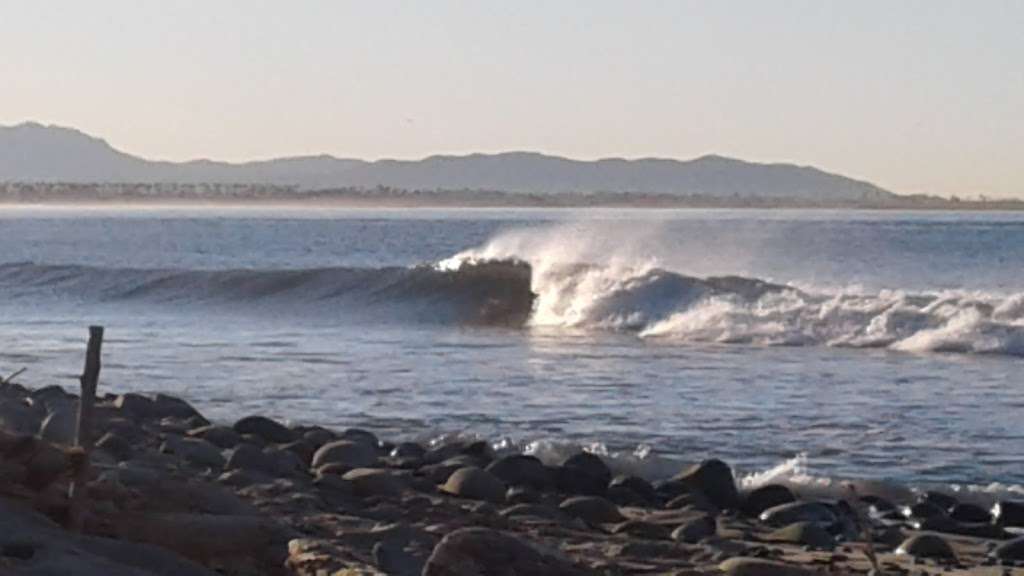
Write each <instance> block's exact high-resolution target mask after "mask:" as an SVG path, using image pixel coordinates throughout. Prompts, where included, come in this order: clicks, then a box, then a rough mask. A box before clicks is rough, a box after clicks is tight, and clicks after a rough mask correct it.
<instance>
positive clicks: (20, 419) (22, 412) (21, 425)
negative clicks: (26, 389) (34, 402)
mask: <svg viewBox="0 0 1024 576" xmlns="http://www.w3.org/2000/svg"><path fill="white" fill-rule="evenodd" d="M44 416H45V412H43V411H42V410H39V409H34V408H32V407H31V406H29V405H28V404H25V403H24V402H10V401H8V402H0V430H3V431H5V432H8V433H10V434H16V435H23V434H35V433H36V432H38V431H39V428H40V426H41V425H42V422H43V417H44Z"/></svg>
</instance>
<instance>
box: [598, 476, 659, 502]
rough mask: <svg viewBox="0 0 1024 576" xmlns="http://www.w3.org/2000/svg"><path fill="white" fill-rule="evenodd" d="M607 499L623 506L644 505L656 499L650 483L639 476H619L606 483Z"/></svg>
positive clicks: (656, 495)
mask: <svg viewBox="0 0 1024 576" xmlns="http://www.w3.org/2000/svg"><path fill="white" fill-rule="evenodd" d="M608 499H609V500H611V501H613V502H615V503H618V504H624V505H644V504H649V503H651V502H654V501H656V500H657V499H658V493H657V492H656V491H655V490H654V486H652V485H651V483H650V482H648V481H647V480H644V479H643V478H641V477H639V476H630V475H619V476H616V477H614V478H612V480H611V482H609V483H608Z"/></svg>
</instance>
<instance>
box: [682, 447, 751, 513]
mask: <svg viewBox="0 0 1024 576" xmlns="http://www.w3.org/2000/svg"><path fill="white" fill-rule="evenodd" d="M673 480H674V481H676V482H679V483H680V484H683V485H685V486H688V487H689V488H691V489H693V490H697V491H699V492H701V493H702V494H704V495H705V496H707V497H708V499H709V500H711V502H712V504H714V505H715V506H717V507H718V508H720V509H722V510H726V509H735V508H737V507H738V506H739V492H738V491H737V490H736V480H735V478H733V475H732V468H729V465H728V464H726V463H725V462H722V461H721V460H719V459H717V458H712V459H710V460H705V461H703V462H701V463H700V464H696V465H694V466H691V467H690V468H689V469H687V470H685V471H683V472H682V473H680V474H678V475H677V476H675V477H674V478H673Z"/></svg>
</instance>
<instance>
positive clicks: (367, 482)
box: [341, 468, 405, 497]
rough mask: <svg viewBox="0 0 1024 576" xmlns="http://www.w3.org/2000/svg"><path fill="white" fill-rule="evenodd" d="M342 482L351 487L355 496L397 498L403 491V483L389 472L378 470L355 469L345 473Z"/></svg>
mask: <svg viewBox="0 0 1024 576" xmlns="http://www.w3.org/2000/svg"><path fill="white" fill-rule="evenodd" d="M341 479H342V480H345V481H346V482H349V483H350V484H351V485H352V491H353V492H354V493H355V495H356V496H361V497H367V496H397V495H398V494H401V493H402V490H404V489H405V483H404V482H403V481H402V480H400V479H399V478H397V477H396V476H395V475H394V473H392V472H391V471H390V470H384V469H379V468H356V469H355V470H350V471H349V472H346V473H345V475H344V476H342V477H341Z"/></svg>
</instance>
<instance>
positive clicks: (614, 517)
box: [559, 496, 626, 525]
mask: <svg viewBox="0 0 1024 576" xmlns="http://www.w3.org/2000/svg"><path fill="white" fill-rule="evenodd" d="M559 508H560V509H561V510H562V511H563V512H565V513H566V514H569V515H570V516H572V517H574V518H579V519H580V520H583V521H584V522H586V523H587V524H591V525H597V524H612V523H616V522H622V521H623V520H625V519H626V518H625V517H624V516H623V515H622V512H620V511H619V507H618V506H616V505H615V504H613V503H611V502H609V501H608V500H606V499H604V498H601V497H600V496H573V497H571V498H566V499H565V500H564V501H563V502H562V503H561V504H560V505H559Z"/></svg>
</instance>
